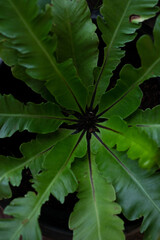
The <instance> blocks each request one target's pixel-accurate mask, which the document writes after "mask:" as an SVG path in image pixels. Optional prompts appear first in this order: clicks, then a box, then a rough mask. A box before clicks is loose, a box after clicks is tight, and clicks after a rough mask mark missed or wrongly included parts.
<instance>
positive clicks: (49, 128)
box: [0, 95, 63, 138]
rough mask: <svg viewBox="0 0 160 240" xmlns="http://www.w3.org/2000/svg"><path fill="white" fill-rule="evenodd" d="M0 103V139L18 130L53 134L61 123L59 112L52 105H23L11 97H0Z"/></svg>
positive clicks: (61, 118) (57, 108)
mask: <svg viewBox="0 0 160 240" xmlns="http://www.w3.org/2000/svg"><path fill="white" fill-rule="evenodd" d="M0 101H1V106H0V117H1V118H0V126H1V129H0V136H1V138H4V137H9V136H11V135H12V134H13V133H14V132H16V131H18V130H19V131H23V130H28V131H31V132H37V133H49V132H53V131H55V130H57V128H58V127H59V126H60V124H61V123H62V121H63V115H62V113H61V110H60V108H59V107H58V105H56V104H54V103H42V104H34V103H27V104H26V105H24V104H23V103H21V102H19V101H18V100H16V99H15V98H13V96H12V95H4V96H2V95H1V96H0ZM42 126H43V128H42Z"/></svg>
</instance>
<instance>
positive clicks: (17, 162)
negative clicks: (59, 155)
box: [0, 129, 70, 199]
mask: <svg viewBox="0 0 160 240" xmlns="http://www.w3.org/2000/svg"><path fill="white" fill-rule="evenodd" d="M69 133H70V131H68V130H62V129H61V130H59V131H57V132H54V133H53V134H46V135H38V137H37V139H36V140H32V141H31V142H29V143H25V144H23V145H22V146H21V148H20V151H21V153H22V155H23V157H22V158H20V159H18V158H12V157H4V156H0V199H2V198H9V197H11V196H12V194H11V190H10V186H9V182H10V183H11V185H12V186H19V184H20V182H21V178H22V176H21V172H22V170H23V169H24V168H25V167H29V168H30V170H31V172H32V175H33V176H34V175H36V174H38V172H39V171H40V170H42V169H43V162H44V160H45V158H46V156H47V154H48V152H50V151H51V149H52V148H53V147H54V145H55V144H56V143H57V142H58V141H61V140H62V139H63V138H65V137H67V135H68V134H69Z"/></svg>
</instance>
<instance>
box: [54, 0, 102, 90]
mask: <svg viewBox="0 0 160 240" xmlns="http://www.w3.org/2000/svg"><path fill="white" fill-rule="evenodd" d="M52 12H53V30H54V31H55V33H56V35H57V37H58V43H57V56H58V61H60V62H62V61H65V60H67V59H68V58H72V59H73V63H74V65H75V66H76V69H77V72H78V75H79V76H80V78H81V79H82V81H83V83H84V85H85V86H86V87H88V86H90V85H92V84H93V69H94V68H95V67H96V66H97V61H98V51H97V45H98V39H97V36H96V34H95V30H96V27H95V26H94V25H93V24H92V22H91V19H90V12H89V9H88V5H87V3H86V1H85V0H82V1H80V2H78V1H76V0H74V1H70V0H65V1H63V2H62V1H58V0H54V7H53V8H52ZM64 42H65V45H64Z"/></svg>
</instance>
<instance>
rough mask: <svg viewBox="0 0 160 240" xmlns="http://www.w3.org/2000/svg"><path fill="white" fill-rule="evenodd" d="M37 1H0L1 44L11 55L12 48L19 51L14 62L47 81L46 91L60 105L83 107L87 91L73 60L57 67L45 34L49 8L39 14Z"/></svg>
mask: <svg viewBox="0 0 160 240" xmlns="http://www.w3.org/2000/svg"><path fill="white" fill-rule="evenodd" d="M36 2H37V1H36V0H33V1H26V0H25V1H24V0H20V1H18V2H17V1H15V0H7V1H5V3H4V2H3V1H0V21H1V23H2V22H3V24H1V25H0V33H1V34H2V35H3V36H4V45H5V46H6V45H7V47H8V48H9V49H10V48H11V52H12V49H15V50H17V51H18V55H17V63H18V64H19V65H20V66H23V67H25V68H26V69H27V73H28V74H29V75H30V76H31V77H33V78H35V79H39V80H43V81H47V87H48V89H49V91H50V92H51V93H52V94H53V95H54V96H55V97H56V99H57V101H58V102H59V103H60V104H62V105H63V106H65V107H68V108H71V109H72V108H74V109H75V108H78V109H79V107H80V106H79V105H82V107H84V105H85V104H86V90H85V88H84V87H83V85H82V84H81V81H80V79H79V78H78V77H77V73H76V70H75V68H74V66H73V64H72V61H71V60H68V61H67V62H65V63H62V64H57V63H56V60H55V58H54V56H53V53H54V51H55V46H56V43H55V39H54V38H51V37H50V36H49V35H48V33H49V31H50V30H51V26H52V20H53V18H52V15H51V8H49V7H48V8H47V10H46V12H45V13H39V9H38V6H37V4H36ZM26 9H28V11H26ZM11 18H12V21H10V19H11ZM41 26H43V31H42V27H41ZM44 26H45V27H44ZM13 38H14V41H13ZM31 62H32V64H31ZM77 89H79V90H80V92H81V94H79V91H77Z"/></svg>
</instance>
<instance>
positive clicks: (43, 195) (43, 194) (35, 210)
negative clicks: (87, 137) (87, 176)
mask: <svg viewBox="0 0 160 240" xmlns="http://www.w3.org/2000/svg"><path fill="white" fill-rule="evenodd" d="M81 136H82V137H83V135H82V134H81ZM81 136H80V138H79V140H80V139H81ZM79 140H78V142H77V143H76V145H75V146H74V148H73V149H72V151H71V152H70V154H69V156H68V158H67V160H66V161H65V162H64V164H63V165H62V166H61V168H60V170H59V171H58V173H57V174H56V176H55V177H54V178H53V180H52V181H51V183H50V184H49V185H48V187H47V188H46V189H45V191H44V192H43V193H42V194H41V195H40V197H39V198H38V200H37V203H36V206H35V208H34V209H33V211H31V213H30V215H29V216H28V218H27V220H30V219H31V218H32V217H33V216H34V215H36V212H38V210H37V209H38V208H39V206H41V205H42V204H43V202H44V201H45V199H46V196H47V192H49V194H50V191H49V189H50V188H52V187H53V184H54V182H55V181H56V180H57V178H58V177H59V176H60V175H61V174H62V173H63V171H64V169H65V168H66V167H67V165H68V163H69V161H70V159H71V157H72V156H73V153H74V151H75V149H76V148H77V146H78V144H79ZM41 203H42V204H41ZM22 228H23V224H21V225H20V227H19V228H18V229H17V231H16V232H15V233H14V236H17V234H18V233H19V232H20V231H21V229H22ZM14 236H13V237H14ZM12 239H13V240H14V239H15V238H12ZM12 239H11V240H12Z"/></svg>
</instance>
